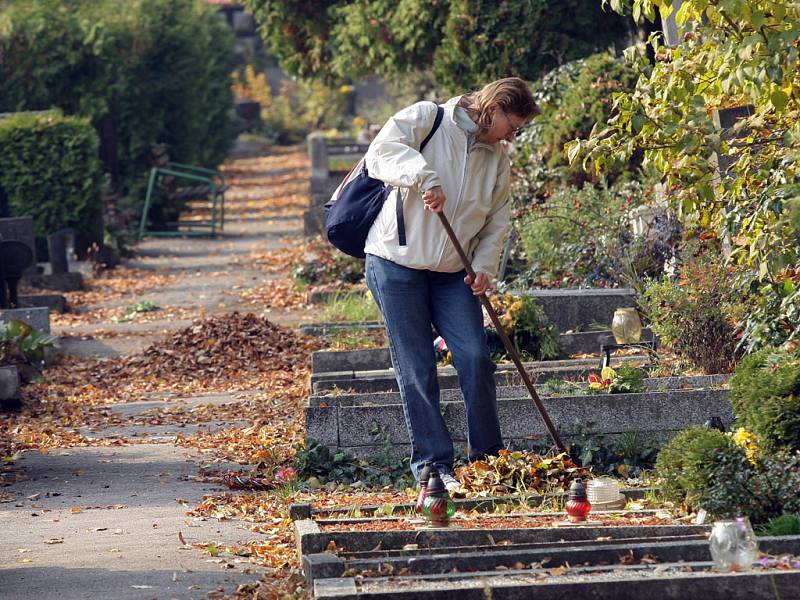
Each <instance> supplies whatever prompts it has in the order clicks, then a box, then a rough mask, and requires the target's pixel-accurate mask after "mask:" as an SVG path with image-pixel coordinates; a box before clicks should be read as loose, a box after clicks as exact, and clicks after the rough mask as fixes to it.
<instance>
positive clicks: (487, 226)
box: [364, 97, 510, 278]
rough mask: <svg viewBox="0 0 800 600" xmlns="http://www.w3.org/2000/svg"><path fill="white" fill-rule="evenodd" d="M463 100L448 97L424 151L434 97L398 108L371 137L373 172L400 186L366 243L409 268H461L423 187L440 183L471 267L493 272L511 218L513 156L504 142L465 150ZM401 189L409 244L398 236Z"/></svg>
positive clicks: (367, 158) (368, 159)
mask: <svg viewBox="0 0 800 600" xmlns="http://www.w3.org/2000/svg"><path fill="white" fill-rule="evenodd" d="M458 100H459V97H456V98H452V99H451V100H449V101H448V102H447V103H446V104H445V105H444V117H443V118H442V123H441V125H440V126H439V129H438V130H437V131H436V133H435V134H434V136H433V137H432V138H431V139H430V141H429V142H428V144H427V145H426V146H425V150H424V151H423V152H422V154H420V152H419V147H420V144H421V143H422V140H424V139H425V136H427V135H428V133H429V132H430V130H431V128H432V127H433V121H434V118H435V117H436V107H435V105H434V103H433V102H418V103H417V104H414V105H412V106H409V107H408V108H405V109H403V110H401V111H400V112H398V113H397V114H396V115H394V116H393V117H392V118H391V119H389V121H388V122H387V123H386V125H384V126H383V128H382V129H381V131H380V133H379V134H378V135H377V137H376V138H375V139H374V140H373V142H372V144H370V147H369V150H368V151H367V154H366V156H365V161H366V165H367V171H368V172H369V175H370V176H371V177H375V178H377V179H380V180H382V181H384V182H386V183H388V184H390V185H392V186H395V187H396V188H397V189H396V190H394V191H393V192H392V193H391V194H390V195H389V197H388V199H387V200H386V203H385V204H384V205H383V209H382V210H381V212H380V214H379V215H378V218H377V219H375V222H374V223H373V225H372V228H371V229H370V231H369V236H368V237H367V243H366V246H365V248H364V250H365V251H366V252H367V253H368V254H374V255H376V256H379V257H381V258H385V259H387V260H390V261H392V262H394V263H397V264H400V265H403V266H406V267H410V268H412V269H429V270H431V271H439V272H446V273H455V272H457V271H460V270H462V269H463V265H462V264H461V260H460V259H459V257H458V254H457V253H456V251H455V248H454V247H453V245H452V244H451V243H450V240H449V239H448V237H447V233H446V232H445V230H444V227H443V226H442V224H441V222H440V221H439V217H438V216H437V215H436V213H433V212H429V211H425V210H424V209H423V202H422V192H423V191H426V190H428V189H430V188H432V187H434V186H436V185H441V186H442V191H443V192H444V195H445V198H446V201H445V203H444V214H445V215H446V216H447V219H448V220H449V221H450V224H451V225H452V227H453V231H454V232H455V234H456V237H457V238H458V240H459V242H460V243H461V245H462V247H463V248H464V250H465V252H466V253H467V256H468V257H469V258H470V261H471V262H472V268H473V269H474V270H475V271H476V272H477V271H483V272H484V273H486V274H487V275H488V276H489V277H491V278H494V277H496V275H497V267H498V263H499V261H500V249H501V247H502V245H503V242H504V239H505V236H506V233H507V231H508V224H509V202H508V193H509V170H510V161H509V158H508V155H507V154H506V151H505V149H504V148H503V147H502V145H501V144H500V143H497V144H493V145H489V144H483V143H480V142H475V143H474V144H473V145H472V147H471V148H470V149H469V151H468V142H467V133H466V132H465V131H464V130H463V129H462V128H461V127H459V125H458V124H457V123H456V121H455V120H454V118H453V111H454V109H455V107H456V103H457V102H458ZM459 110H461V109H459ZM398 194H402V195H403V198H404V200H403V215H404V222H405V231H406V243H407V245H406V246H400V245H399V242H398V235H397V218H396V214H395V211H396V202H397V196H398Z"/></svg>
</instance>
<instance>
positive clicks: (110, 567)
mask: <svg viewBox="0 0 800 600" xmlns="http://www.w3.org/2000/svg"><path fill="white" fill-rule="evenodd" d="M286 155H287V156H291V158H292V164H293V165H294V166H291V167H289V168H285V167H282V166H281V157H280V156H276V157H274V158H275V160H272V161H269V162H270V164H273V163H274V165H275V168H274V169H271V170H270V171H271V172H270V171H267V172H265V171H258V170H256V169H254V168H253V167H252V166H251V165H250V163H251V162H252V161H250V160H249V158H248V157H247V156H246V155H245V156H243V157H241V158H239V159H237V161H235V162H234V163H233V164H229V165H228V168H233V169H235V170H236V171H237V181H238V182H239V184H238V185H234V187H233V188H232V189H231V190H230V191H229V192H228V195H227V202H226V208H227V209H228V219H227V220H226V224H225V232H224V234H223V235H222V236H220V237H219V238H218V239H215V240H211V239H148V240H145V241H144V242H143V243H142V244H141V245H140V246H139V247H138V257H137V258H136V259H135V260H132V261H128V262H127V263H126V266H129V267H132V268H136V269H141V270H152V271H155V272H158V273H162V274H164V275H166V276H168V280H169V281H168V283H166V284H165V285H164V286H162V287H160V288H159V289H151V290H148V291H147V292H146V293H143V294H142V295H141V296H137V297H136V298H135V300H136V301H139V300H152V301H153V302H155V303H157V304H158V305H159V306H161V307H168V308H169V310H163V311H162V314H161V315H158V314H155V313H154V314H153V315H152V316H154V317H156V318H155V319H148V320H147V321H146V322H143V323H137V322H136V320H134V321H133V322H130V323H112V322H108V321H104V322H96V323H95V322H92V323H85V322H82V323H69V322H66V321H65V323H63V324H58V323H57V324H56V325H55V326H54V327H53V333H54V334H55V335H61V336H68V337H67V338H66V339H64V340H63V342H62V344H61V346H62V351H63V352H64V353H67V354H71V355H76V356H84V357H115V356H121V355H126V354H132V353H136V352H139V351H140V350H142V349H144V348H145V347H147V346H148V345H149V344H150V343H152V342H153V341H155V340H158V339H160V338H161V337H163V336H164V335H165V333H168V332H171V331H176V330H178V329H181V328H183V327H186V326H187V325H188V324H190V323H191V321H192V317H194V316H202V315H205V316H210V315H214V314H220V313H226V312H232V311H234V310H239V311H240V312H258V311H257V310H254V307H253V305H252V304H249V303H247V302H246V301H244V300H242V299H241V291H242V290H244V289H249V288H254V287H258V286H262V285H263V284H264V283H265V281H267V280H268V279H269V278H270V277H271V276H270V275H266V274H265V273H264V272H263V271H261V270H258V269H257V268H255V267H253V266H252V264H250V260H249V259H250V256H251V254H252V253H253V252H256V251H260V252H263V251H265V250H269V249H275V248H280V247H281V246H282V245H283V244H285V243H286V240H287V239H288V238H296V237H297V236H299V235H300V234H301V228H302V221H301V217H300V215H299V213H298V214H296V215H294V216H291V215H290V216H285V215H281V214H278V215H270V214H269V211H268V210H267V211H264V210H261V211H259V212H257V213H256V214H251V213H250V212H249V210H248V207H249V206H250V205H251V204H252V201H253V199H254V198H263V197H264V196H265V195H267V196H268V195H269V194H270V193H273V192H271V181H272V180H273V179H274V178H273V177H272V175H273V174H277V175H276V177H278V176H279V177H280V178H282V179H286V178H287V176H288V177H291V176H294V177H295V179H296V184H295V187H296V188H297V189H298V190H299V191H298V192H297V194H298V197H299V198H302V194H303V185H304V184H305V182H306V181H307V166H306V165H305V164H304V163H302V157H299V156H298V153H297V152H294V153H293V154H292V155H289V154H286ZM298 163H300V165H299V166H297V165H298ZM284 212H285V211H284ZM133 300H134V299H132V298H120V299H119V300H114V301H106V302H102V303H98V304H96V305H91V306H89V307H87V308H88V310H95V309H115V308H120V307H125V306H126V305H128V304H130V303H131V302H132V301H133ZM255 308H258V307H255ZM192 313H195V314H192ZM268 318H269V319H270V320H271V321H273V322H277V323H280V324H287V325H292V324H296V323H300V322H302V321H304V320H305V319H309V320H310V317H309V316H307V315H306V314H305V311H303V310H299V311H294V312H292V311H272V312H270V314H269V316H268ZM109 332H111V334H109ZM234 392H235V390H231V391H230V392H229V393H223V394H205V395H203V394H198V395H195V396H186V397H180V398H175V397H165V396H163V395H162V396H160V397H159V396H158V395H156V396H154V397H150V398H141V399H139V401H134V402H129V403H125V404H120V405H112V406H110V410H111V411H112V413H114V415H118V416H120V417H121V418H122V423H121V424H120V423H119V422H118V423H116V424H112V425H111V426H109V427H104V428H97V427H86V428H84V429H82V430H81V433H83V434H84V435H87V436H89V437H92V438H95V439H97V440H98V443H105V444H109V445H97V446H89V447H76V448H68V449H56V450H53V451H51V452H50V453H46V454H44V453H40V452H35V451H28V452H24V453H23V454H22V455H21V457H19V458H18V459H17V460H16V461H15V462H14V465H13V467H12V468H13V469H14V472H15V473H16V474H17V475H18V476H19V477H21V478H26V479H24V480H23V481H19V482H17V483H15V484H13V485H11V486H9V487H5V488H0V499H2V500H3V502H2V503H0V532H2V534H1V535H0V598H8V599H14V600H24V599H31V600H33V599H36V600H44V599H48V598H54V599H55V598H57V599H58V600H68V599H73V598H74V599H83V600H89V599H98V600H99V599H109V598H114V599H127V598H131V599H134V598H136V599H139V598H146V599H149V598H159V599H161V598H167V599H169V598H206V597H221V596H223V595H228V594H233V593H234V592H235V590H236V589H237V586H239V585H240V584H244V583H253V582H255V581H257V580H258V579H259V576H260V575H261V574H263V573H264V572H266V570H267V569H266V568H265V567H259V566H256V565H255V564H251V562H250V561H249V560H248V559H247V558H238V557H235V556H234V555H232V554H230V553H223V554H221V555H220V556H212V555H211V554H209V553H208V552H204V551H203V550H202V549H198V548H197V547H194V546H192V544H201V543H203V542H213V543H214V544H217V545H230V546H242V545H244V544H246V543H247V542H248V541H251V540H254V539H257V538H258V536H259V534H257V533H253V532H251V531H249V530H248V529H246V528H245V527H244V526H243V524H242V522H237V521H233V520H217V519H210V518H205V517H193V516H189V515H187V511H189V510H191V509H193V508H195V507H197V505H198V504H200V503H201V502H202V501H203V498H204V496H206V495H209V494H216V495H219V494H221V493H223V492H224V491H226V490H224V489H223V488H221V487H219V484H214V483H207V482H204V481H203V479H204V477H203V476H202V473H203V468H204V467H206V466H209V467H211V468H213V469H215V470H220V469H222V470H224V469H226V468H236V467H237V465H227V464H224V463H222V464H220V463H213V464H210V465H208V464H207V463H208V462H209V460H210V459H209V458H208V456H207V455H204V454H203V453H202V452H198V451H196V450H193V449H188V448H184V447H180V446H178V445H176V443H175V435H176V434H177V433H182V434H184V435H189V434H191V433H193V432H196V431H200V430H207V431H210V430H213V429H215V428H219V427H231V426H237V425H241V426H246V423H243V422H239V423H237V422H227V423H223V422H213V421H212V422H197V423H192V422H181V423H167V424H162V423H156V424H148V422H147V417H148V416H158V415H159V411H162V410H165V409H174V408H176V407H188V408H191V407H197V406H203V405H207V404H208V405H218V404H221V403H236V402H243V401H246V400H247V398H248V394H247V393H234ZM125 419H135V420H136V424H133V425H131V424H127V423H126V422H125ZM117 421H120V419H117ZM156 421H158V419H156ZM114 440H118V442H117V445H113V444H114ZM122 440H124V443H123V442H122ZM120 444H124V445H120ZM262 538H263V536H262ZM212 554H213V551H212Z"/></svg>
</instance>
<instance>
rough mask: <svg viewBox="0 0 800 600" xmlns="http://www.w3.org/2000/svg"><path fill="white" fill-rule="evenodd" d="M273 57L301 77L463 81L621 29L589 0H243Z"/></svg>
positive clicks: (578, 50)
mask: <svg viewBox="0 0 800 600" xmlns="http://www.w3.org/2000/svg"><path fill="white" fill-rule="evenodd" d="M246 2H247V7H248V9H249V10H250V11H251V12H252V13H253V14H254V16H255V17H256V20H257V21H258V22H259V23H260V24H261V31H262V35H263V37H264V38H265V39H266V40H267V43H268V45H269V47H270V49H271V51H272V52H273V53H275V55H276V56H277V57H278V58H279V59H280V60H281V63H282V66H283V67H284V68H285V69H287V70H288V71H289V72H290V73H292V74H294V75H297V76H299V77H303V78H308V77H312V78H320V79H323V80H327V81H329V82H330V81H337V80H341V79H348V78H360V77H364V76H368V75H381V76H385V77H391V76H395V75H402V74H404V73H408V72H412V71H417V70H421V69H428V68H431V67H433V69H434V72H435V73H436V75H437V79H438V82H439V84H440V85H443V86H445V87H448V88H450V89H451V90H456V89H469V88H473V87H476V86H478V85H480V84H481V83H483V82H485V81H488V80H492V79H496V78H499V77H505V76H508V75H517V76H519V77H523V78H525V79H536V78H537V77H539V76H541V75H542V74H543V73H544V72H546V71H547V70H549V69H551V68H553V67H555V66H558V65H560V64H562V63H564V62H566V61H569V60H572V59H575V58H580V57H582V56H587V55H589V54H592V53H594V52H597V51H598V50H604V49H606V48H608V47H609V46H610V45H613V44H618V43H620V42H621V41H623V40H625V39H627V38H628V37H629V36H630V33H631V29H632V22H631V21H630V19H626V18H623V17H621V16H617V15H615V14H613V13H611V12H607V11H604V10H603V9H602V8H601V7H600V5H599V4H597V2H596V1H595V0H502V1H500V2H497V1H494V0H493V1H491V2H489V1H485V0H396V1H390V0H326V1H325V2H309V1H297V0H246Z"/></svg>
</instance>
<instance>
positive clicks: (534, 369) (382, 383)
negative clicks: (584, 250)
mask: <svg viewBox="0 0 800 600" xmlns="http://www.w3.org/2000/svg"><path fill="white" fill-rule="evenodd" d="M643 359H644V360H647V359H646V357H644V356H641V355H634V356H622V357H618V358H615V360H614V362H613V364H614V366H618V365H619V364H626V363H632V364H641V362H642V360H643ZM571 362H572V363H573V364H572V366H569V365H567V366H556V367H549V368H548V367H540V366H539V365H540V364H546V363H526V366H525V370H526V372H527V373H528V376H529V377H530V378H531V381H533V382H534V383H535V382H537V381H547V380H548V379H553V378H556V379H566V380H568V381H576V380H577V381H585V380H586V377H587V376H588V375H589V373H590V372H592V371H595V372H596V371H599V368H600V365H599V359H596V358H595V359H588V360H587V359H577V360H574V361H571ZM438 379H439V389H443V390H444V389H452V388H457V387H458V385H459V384H458V375H457V374H456V372H455V369H454V368H453V367H450V366H447V367H439V369H438ZM494 379H495V383H496V385H498V386H507V385H522V378H521V377H520V375H519V373H518V372H517V370H516V367H514V365H511V364H500V365H497V371H496V372H495V375H494ZM311 387H312V390H313V392H314V393H315V394H318V393H320V392H324V391H329V390H330V391H336V390H352V391H353V393H371V392H391V391H395V392H396V391H397V389H398V388H397V380H396V379H395V376H394V369H382V370H377V371H361V372H354V371H340V372H338V373H317V374H312V375H311Z"/></svg>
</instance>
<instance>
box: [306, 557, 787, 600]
mask: <svg viewBox="0 0 800 600" xmlns="http://www.w3.org/2000/svg"><path fill="white" fill-rule="evenodd" d="M711 566H712V565H711V563H708V562H702V563H686V562H681V563H674V564H661V565H645V566H640V565H632V566H620V565H616V566H614V567H585V568H577V569H570V570H569V571H568V574H566V575H563V576H556V577H554V576H551V570H549V569H538V570H532V569H525V570H522V571H517V570H503V571H502V572H500V573H498V572H497V571H484V572H478V573H472V574H464V575H462V574H453V573H448V574H444V575H427V576H424V575H423V576H416V577H415V576H394V575H393V576H389V577H369V578H363V579H361V580H357V579H356V578H355V577H341V578H332V579H318V580H316V581H315V582H314V592H313V594H314V598H316V599H317V600H328V599H329V598H336V599H337V600H362V599H363V600H366V599H369V600H486V599H487V598H491V599H492V600H530V599H531V598H535V599H536V600H564V599H566V598H580V599H586V600H600V599H612V598H613V599H614V600H641V599H642V598H657V599H659V600H687V599H694V598H702V599H703V600H774V599H775V598H796V597H797V589H798V587H799V586H800V572H798V571H780V570H776V569H771V570H769V571H764V572H751V573H715V572H713V571H711V570H710V568H711Z"/></svg>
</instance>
